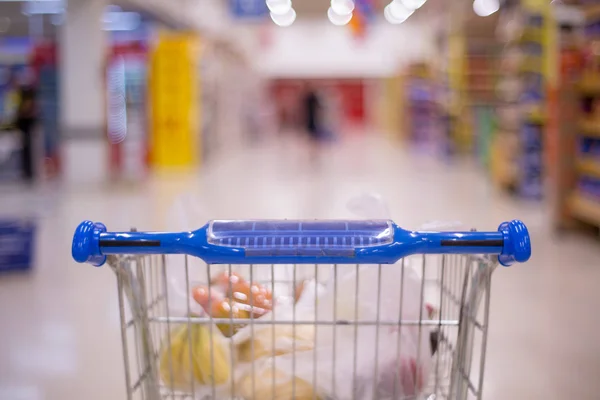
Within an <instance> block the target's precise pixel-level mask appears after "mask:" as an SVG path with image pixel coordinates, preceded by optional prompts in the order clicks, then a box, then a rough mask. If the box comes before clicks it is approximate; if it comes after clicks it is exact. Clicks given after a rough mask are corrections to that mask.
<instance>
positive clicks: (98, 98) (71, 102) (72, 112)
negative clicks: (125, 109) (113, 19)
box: [59, 0, 108, 181]
mask: <svg viewBox="0 0 600 400" xmlns="http://www.w3.org/2000/svg"><path fill="white" fill-rule="evenodd" d="M105 6H106V2H105V0H69V1H68V4H67V11H66V18H65V22H64V24H63V25H62V27H61V31H60V46H59V47H60V67H59V68H60V97H61V103H60V106H61V130H62V134H63V137H64V140H63V163H64V164H63V165H64V177H65V178H66V179H67V180H69V181H73V180H75V181H81V180H85V181H89V180H97V179H99V178H103V177H104V175H105V174H106V170H107V168H106V162H107V158H108V157H107V154H106V143H105V141H104V140H103V139H104V124H105V121H104V120H105V111H104V99H105V97H104V91H105V89H104V71H105V68H104V65H105V57H106V53H107V52H106V32H105V31H104V30H103V29H102V28H103V27H102V17H103V13H104V9H105Z"/></svg>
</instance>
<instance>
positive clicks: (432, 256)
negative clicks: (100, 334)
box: [72, 220, 531, 400]
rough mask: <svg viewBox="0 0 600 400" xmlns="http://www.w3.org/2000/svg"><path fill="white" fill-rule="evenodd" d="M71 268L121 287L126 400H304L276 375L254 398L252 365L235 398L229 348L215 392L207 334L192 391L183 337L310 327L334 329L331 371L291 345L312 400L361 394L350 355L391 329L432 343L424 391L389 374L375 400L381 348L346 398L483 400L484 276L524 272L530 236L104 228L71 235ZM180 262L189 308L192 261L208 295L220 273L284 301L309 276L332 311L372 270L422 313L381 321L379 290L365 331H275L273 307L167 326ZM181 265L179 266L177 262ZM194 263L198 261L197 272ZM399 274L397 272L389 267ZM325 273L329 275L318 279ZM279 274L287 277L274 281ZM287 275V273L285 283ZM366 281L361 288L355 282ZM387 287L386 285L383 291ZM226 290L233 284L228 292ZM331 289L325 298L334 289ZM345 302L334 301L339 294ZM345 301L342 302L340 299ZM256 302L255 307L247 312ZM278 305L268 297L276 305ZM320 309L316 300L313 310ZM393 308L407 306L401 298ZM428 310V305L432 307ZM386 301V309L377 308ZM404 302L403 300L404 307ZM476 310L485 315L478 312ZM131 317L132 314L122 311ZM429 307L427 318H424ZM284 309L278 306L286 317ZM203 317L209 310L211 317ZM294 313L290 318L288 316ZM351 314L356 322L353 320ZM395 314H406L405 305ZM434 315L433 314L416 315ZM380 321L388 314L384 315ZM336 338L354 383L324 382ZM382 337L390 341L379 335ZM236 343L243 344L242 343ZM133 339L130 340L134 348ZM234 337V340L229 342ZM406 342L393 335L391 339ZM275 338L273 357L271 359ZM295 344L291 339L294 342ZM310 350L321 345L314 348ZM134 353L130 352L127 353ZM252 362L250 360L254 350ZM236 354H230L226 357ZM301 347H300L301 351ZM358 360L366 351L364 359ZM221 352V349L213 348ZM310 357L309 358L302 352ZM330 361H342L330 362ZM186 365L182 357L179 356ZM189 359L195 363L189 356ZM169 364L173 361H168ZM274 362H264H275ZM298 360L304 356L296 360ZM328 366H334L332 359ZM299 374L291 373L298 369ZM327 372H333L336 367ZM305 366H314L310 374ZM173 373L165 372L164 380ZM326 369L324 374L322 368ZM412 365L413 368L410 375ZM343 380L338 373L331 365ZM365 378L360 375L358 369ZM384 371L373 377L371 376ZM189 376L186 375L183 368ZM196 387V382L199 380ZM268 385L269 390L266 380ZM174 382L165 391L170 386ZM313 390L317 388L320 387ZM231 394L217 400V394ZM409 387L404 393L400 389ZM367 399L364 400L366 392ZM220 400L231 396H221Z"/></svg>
mask: <svg viewBox="0 0 600 400" xmlns="http://www.w3.org/2000/svg"><path fill="white" fill-rule="evenodd" d="M72 254H73V258H74V259H75V260H76V261H77V262H87V263H90V264H92V265H95V266H101V265H103V264H104V263H105V262H107V261H108V264H109V265H110V267H111V268H112V269H113V270H114V271H115V273H116V275H117V284H118V296H119V305H120V319H121V336H122V344H123V353H124V363H125V382H126V387H127V398H128V399H133V398H142V399H150V400H158V399H222V398H232V399H234V398H243V399H247V398H256V399H262V398H273V399H280V400H287V399H296V398H298V399H305V398H306V395H303V396H301V395H299V392H300V390H301V387H300V381H297V380H293V381H292V382H291V384H292V387H291V392H290V393H288V394H283V393H282V392H278V391H277V390H279V389H278V388H275V385H276V384H275V381H276V378H275V373H273V375H272V376H271V378H272V382H273V387H272V391H271V392H268V395H265V394H264V393H263V392H261V394H257V392H256V391H257V390H259V389H258V388H257V385H258V384H259V382H258V381H256V382H255V378H256V371H255V366H254V362H252V363H251V368H252V374H251V376H252V380H251V384H252V392H251V394H250V395H248V394H244V395H242V394H241V393H240V391H238V392H237V393H236V389H239V388H238V387H237V384H238V381H237V378H236V377H235V376H234V375H235V370H234V369H233V364H235V362H236V358H235V357H234V349H233V348H232V349H231V351H230V353H229V356H230V359H229V360H228V362H230V363H231V365H230V366H229V367H230V368H232V369H231V370H230V373H229V376H228V378H227V383H226V384H224V385H221V383H222V382H217V383H219V385H217V384H216V383H215V380H216V379H217V378H216V376H217V375H216V374H218V372H216V371H215V358H216V354H214V353H215V352H216V350H213V347H214V346H215V342H214V337H213V336H214V334H213V332H216V331H215V330H213V329H211V330H210V332H211V333H210V346H209V347H208V348H207V350H206V351H207V352H208V353H210V373H205V374H204V375H203V382H200V381H199V380H198V368H197V365H196V364H194V360H193V358H194V357H196V356H197V354H196V353H195V350H193V348H194V341H196V340H197V338H196V337H192V336H193V335H191V334H190V333H189V332H190V331H191V329H192V327H198V326H201V325H204V326H214V325H215V324H218V325H219V326H221V327H223V326H226V325H228V326H229V328H231V329H233V328H234V326H238V327H239V326H241V325H250V327H251V328H252V330H251V332H252V334H254V330H255V329H259V328H260V327H263V328H264V327H265V326H269V327H270V328H272V329H273V332H274V330H275V326H278V325H288V326H289V325H291V326H292V327H293V329H294V332H295V331H296V329H301V327H303V326H307V325H308V326H314V329H315V331H316V329H317V328H318V329H320V330H323V329H333V332H334V335H333V347H332V348H333V354H332V355H331V360H330V362H329V361H328V362H326V363H323V364H320V363H319V362H317V358H318V359H319V360H322V359H323V357H322V356H321V355H320V354H319V355H318V354H316V352H313V353H314V354H313V357H314V362H312V363H307V362H306V359H304V361H297V360H296V356H297V354H300V352H299V351H300V349H299V348H298V352H297V351H296V350H297V347H296V346H297V344H296V341H295V339H294V341H293V343H292V347H293V351H292V357H291V358H292V360H293V366H294V368H295V371H298V370H299V368H301V367H302V368H311V369H312V382H309V384H311V385H314V391H313V392H312V394H311V395H310V398H315V399H344V400H345V398H344V397H342V396H341V395H336V393H335V388H339V387H341V386H340V385H344V384H347V385H354V386H356V384H357V377H356V370H357V365H356V364H357V361H356V354H358V353H357V351H356V348H357V346H379V344H378V343H377V341H373V342H374V343H358V342H357V340H358V336H357V334H356V332H357V331H358V330H360V329H364V327H365V326H370V327H372V328H373V329H376V332H377V338H379V337H380V336H379V335H380V334H383V333H382V332H384V328H386V329H387V328H393V329H395V330H396V331H401V330H402V329H405V330H408V329H412V332H415V334H416V333H417V332H418V342H417V343H419V342H420V341H421V338H422V336H424V335H427V334H428V335H429V336H430V337H429V338H428V339H429V340H430V342H431V353H428V354H422V353H423V352H418V353H417V359H416V366H417V367H418V366H419V365H420V362H421V358H423V359H425V358H427V360H428V361H429V362H430V365H431V369H430V372H429V374H427V375H428V376H427V377H423V376H419V374H418V373H415V374H414V376H413V379H414V380H415V382H414V383H416V381H417V380H418V379H421V380H422V379H424V378H426V379H425V380H426V382H423V383H422V384H421V386H420V387H419V390H418V393H417V392H416V391H413V392H412V393H400V390H398V388H399V387H401V384H400V383H397V381H398V380H402V379H406V377H398V373H397V371H396V369H394V370H392V376H393V383H394V385H393V390H394V392H393V394H390V395H389V396H387V397H386V396H383V395H381V393H380V392H378V390H379V389H378V386H381V385H382V384H381V382H379V380H380V378H379V376H380V375H381V374H382V372H384V371H383V369H385V368H386V367H382V366H379V365H378V364H377V363H378V360H377V357H378V356H379V354H380V353H381V349H379V348H377V349H375V348H374V350H373V351H372V353H371V354H373V356H374V357H375V361H374V363H375V364H374V365H375V367H374V369H375V370H374V371H373V375H372V376H373V380H374V381H375V384H374V385H372V386H371V389H373V391H372V392H371V393H365V390H362V392H359V391H357V390H354V391H353V392H352V393H353V394H352V396H351V398H355V399H374V398H393V399H400V398H410V399H417V398H427V399H467V398H478V399H480V398H481V397H482V384H483V379H484V361H485V354H486V352H485V349H486V341H487V331H488V318H489V301H490V278H491V273H492V271H493V270H494V269H495V267H496V265H497V264H498V263H500V264H502V265H504V266H508V265H511V264H513V263H515V262H525V261H527V260H528V259H529V257H530V255H531V246H530V239H529V233H528V231H527V228H526V227H525V225H524V224H523V223H522V222H521V221H518V220H514V221H511V222H505V223H502V224H501V225H500V227H499V229H498V231H496V232H476V231H471V232H413V231H407V230H404V229H402V228H400V227H398V226H397V225H396V224H395V223H394V222H392V221H382V220H374V221H291V220H284V221H212V222H209V223H208V224H207V225H205V226H204V227H202V228H200V229H198V230H196V231H193V232H182V233H163V232H137V231H131V232H119V233H113V232H107V229H106V227H105V226H104V225H103V224H101V223H94V222H91V221H85V222H83V223H81V224H80V225H79V227H78V228H77V230H76V232H75V235H74V238H73V247H72ZM175 254H179V255H181V256H179V257H181V263H182V264H181V265H182V267H183V270H184V271H185V272H184V276H185V278H184V279H185V282H184V285H183V287H184V291H185V293H184V294H185V295H186V296H187V298H190V297H191V293H190V292H191V286H192V284H193V280H194V279H193V278H191V277H190V276H191V275H192V274H193V273H195V272H197V271H195V269H196V268H190V267H189V264H190V262H191V261H194V260H193V259H189V258H188V256H193V257H198V258H200V259H201V260H204V262H206V265H205V266H204V267H203V268H202V275H203V276H202V277H201V278H200V279H201V280H202V281H204V283H205V284H207V285H208V287H209V288H210V289H209V290H212V288H211V282H212V281H213V278H214V276H215V273H223V272H225V273H226V274H228V276H232V274H233V273H234V272H237V273H239V274H240V275H243V276H245V277H246V278H247V279H249V282H251V283H252V284H254V282H263V284H264V285H265V286H266V287H268V288H270V289H271V293H272V294H273V296H275V295H276V294H278V293H279V291H280V290H283V289H280V288H284V287H286V285H287V287H290V288H291V290H292V291H293V290H295V288H297V287H298V285H297V283H298V282H300V281H301V280H302V279H304V278H305V277H307V276H312V277H313V278H314V279H315V281H316V282H317V284H318V282H321V281H327V282H328V284H331V283H332V282H333V286H332V287H333V293H334V295H333V299H334V300H333V301H334V304H335V301H336V299H337V298H338V296H339V295H341V294H342V293H341V292H339V293H338V292H337V287H338V281H339V282H342V280H341V278H340V277H341V276H343V275H344V274H346V273H347V272H348V271H354V270H356V271H359V268H374V270H373V271H377V273H378V277H379V281H378V284H379V285H381V284H382V281H381V277H382V271H383V272H384V273H385V271H386V269H388V268H392V269H394V268H395V269H397V270H388V271H400V272H401V276H402V279H401V281H400V282H398V291H400V293H402V292H403V291H404V286H405V285H404V276H405V270H406V273H409V272H410V271H409V269H410V270H412V271H414V270H415V269H416V270H417V271H418V272H419V275H420V288H418V289H419V290H418V292H419V294H417V299H416V301H417V302H419V303H420V307H419V310H421V311H420V312H419V315H418V319H416V320H415V319H413V320H406V319H403V317H402V315H403V314H402V311H401V312H400V314H399V315H400V317H399V318H396V319H395V320H390V319H383V317H381V316H380V304H382V303H381V300H382V299H380V298H379V297H381V290H375V291H374V295H376V296H377V297H378V298H377V305H378V306H377V312H376V315H374V316H373V318H371V320H369V321H365V320H364V319H361V320H360V321H359V318H358V316H355V318H350V319H349V318H345V317H344V318H342V317H339V316H336V315H335V312H336V311H335V310H337V308H335V306H334V311H333V312H334V316H333V319H332V320H325V321H322V320H320V318H319V317H317V316H315V317H314V319H313V320H308V321H307V320H301V316H299V315H296V311H293V313H294V315H293V316H292V318H291V319H290V318H286V319H285V320H279V319H278V317H276V314H277V313H276V312H275V310H276V308H277V307H278V306H279V305H278V304H277V303H275V304H274V305H273V307H274V308H273V312H272V314H271V317H268V316H265V317H264V318H259V317H255V316H253V315H251V316H250V317H249V318H250V319H245V318H244V319H242V318H237V317H235V318H234V315H233V312H232V313H231V315H229V317H228V318H217V317H215V316H214V315H202V313H200V314H198V313H195V312H194V310H193V309H192V306H191V305H190V304H191V303H193V302H190V301H187V302H186V304H187V306H186V307H187V310H186V311H187V312H186V313H185V315H183V316H182V315H172V314H173V313H172V311H171V310H170V307H169V297H173V296H176V295H177V294H176V293H173V287H172V285H171V283H172V282H171V279H170V278H167V277H168V274H169V270H170V268H171V266H170V265H167V264H169V261H168V260H173V258H172V257H174V256H173V255H175ZM176 257H177V256H176ZM195 261H198V260H195ZM385 264H395V265H385ZM323 266H329V267H327V268H323ZM280 270H285V271H287V272H286V273H285V274H281V273H279V274H278V271H280ZM290 271H291V272H290ZM358 276H359V275H358V274H357V275H356V280H357V281H356V293H355V296H354V297H355V300H356V302H357V303H358V301H359V300H358V290H359V289H358V285H359V284H360V283H361V282H359V281H358ZM361 279H362V278H361ZM383 283H386V284H389V282H383ZM230 285H231V284H230ZM329 287H330V288H331V286H329ZM340 290H341V289H340ZM345 295H346V296H347V295H348V293H345ZM252 298H253V297H252V296H250V305H251V306H252ZM273 298H275V297H273ZM320 299H321V297H318V296H317V292H315V293H314V299H311V300H310V301H313V302H314V304H315V307H316V306H317V305H318V303H319V301H321V300H320ZM400 299H405V297H404V296H403V295H402V294H400ZM431 299H433V300H431ZM383 300H385V299H383ZM403 301H405V300H400V302H401V303H402V302H403ZM482 301H483V307H482V308H480V304H481V302H482ZM209 302H210V300H209ZM127 303H128V305H129V307H128V308H127V307H126V305H125V304H127ZM426 303H427V306H426ZM282 307H283V306H282ZM209 308H210V307H209ZM291 309H292V310H296V308H295V307H294V306H292V307H291ZM356 309H357V308H355V309H354V310H356ZM400 310H402V304H400ZM422 310H429V311H431V312H427V311H422ZM382 315H383V314H382ZM175 327H183V331H184V332H185V331H186V329H187V332H188V333H187V338H185V341H187V346H184V347H182V348H185V349H187V352H186V354H181V355H177V356H173V355H172V353H171V352H166V353H165V352H164V348H165V347H167V348H169V347H171V345H172V344H173V342H174V341H177V340H181V338H180V337H175V334H174V333H173V332H174V328H175ZM336 329H338V330H340V331H341V330H344V329H345V330H348V329H354V332H355V336H354V347H355V352H354V353H353V354H354V365H353V369H352V368H351V369H350V371H352V370H353V371H354V374H353V375H354V376H352V374H350V375H348V376H345V377H344V379H341V380H342V382H340V379H339V378H340V376H339V375H336V373H332V374H329V375H327V374H326V371H324V370H323V368H333V369H335V368H336V359H337V358H336V357H340V355H343V354H344V353H347V352H349V350H348V349H346V348H344V349H340V348H338V347H339V346H338V347H336V344H335V338H336V336H335V332H336ZM385 332H387V330H386V331H385ZM238 334H239V332H238ZM131 337H133V339H132V338H131ZM234 337H235V335H234ZM400 337H401V334H398V338H400ZM274 338H275V336H274V334H273V336H271V339H272V340H273V344H272V345H273V349H275V343H274V341H275V339H274ZM294 338H295V336H294ZM314 338H315V340H316V338H317V336H314ZM132 342H133V346H131V345H132ZM252 343H253V347H252V354H254V342H252ZM232 346H233V345H232ZM298 346H299V345H298ZM361 348H362V347H361ZM215 349H216V348H215ZM304 350H305V349H304ZM336 350H337V355H336ZM384 351H387V352H388V353H393V354H394V355H396V356H397V357H401V353H402V351H403V350H402V349H400V339H398V348H397V349H396V348H390V349H384ZM182 353H183V350H182ZM192 353H194V354H192ZM165 354H168V356H167V358H168V360H167V359H165ZM273 355H274V354H271V356H273ZM298 357H300V356H298ZM327 357H329V356H327ZM179 363H187V364H186V365H187V366H188V370H189V379H187V382H188V384H189V386H187V387H186V388H185V389H184V390H182V389H181V388H175V387H174V385H173V380H174V379H177V377H175V378H174V375H180V374H181V371H182V367H181V365H180V364H179ZM297 363H298V364H297ZM332 363H333V367H332ZM305 364H312V365H305ZM165 365H168V369H169V372H168V373H167V374H166V376H165V373H164V371H163V369H164V367H165ZM323 365H325V366H323ZM414 367H415V364H414V362H413V364H412V368H413V370H414V369H415V368H414ZM338 368H339V365H338ZM358 368H359V369H360V368H361V365H358ZM378 368H379V370H378ZM184 369H185V368H184ZM200 375H202V374H200ZM325 375H327V376H328V377H332V378H333V379H334V380H335V379H336V378H337V379H338V382H335V383H334V384H330V385H329V386H328V387H329V388H330V389H331V388H333V391H334V393H320V392H319V389H318V388H319V387H321V386H320V385H319V384H318V383H317V380H318V379H323V377H324V376H325ZM271 378H270V379H271ZM169 381H170V382H169ZM319 383H320V382H319ZM223 386H224V387H226V388H227V390H226V391H222V387H223ZM405 386H406V385H405ZM363 389H364V388H363ZM224 393H227V395H225V394H224Z"/></svg>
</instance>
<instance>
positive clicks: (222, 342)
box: [160, 324, 231, 391]
mask: <svg viewBox="0 0 600 400" xmlns="http://www.w3.org/2000/svg"><path fill="white" fill-rule="evenodd" d="M211 330H212V333H211ZM211 334H212V336H213V342H214V345H213V346H212V357H211V340H210V338H211ZM188 335H189V336H188ZM190 346H191V347H190ZM190 356H191V357H190ZM190 358H191V359H190ZM213 359H214V369H213V366H212V360H213ZM230 373H231V366H230V359H229V348H228V345H227V339H225V338H224V337H223V335H222V334H221V333H220V331H218V330H217V329H213V328H212V327H211V326H207V325H199V324H193V325H192V326H190V327H189V328H188V326H187V325H184V326H180V327H177V328H175V329H174V330H173V331H172V333H171V341H170V346H169V342H168V341H167V342H166V343H163V348H162V350H161V355H160V377H161V379H162V381H163V382H164V383H165V384H166V385H167V386H169V387H172V388H173V389H178V390H184V391H187V390H189V389H190V388H191V386H192V380H194V381H195V382H197V383H199V384H201V385H212V384H214V385H221V384H223V383H225V382H227V380H228V379H229V375H230Z"/></svg>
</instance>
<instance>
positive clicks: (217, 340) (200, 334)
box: [194, 325, 231, 385]
mask: <svg viewBox="0 0 600 400" xmlns="http://www.w3.org/2000/svg"><path fill="white" fill-rule="evenodd" d="M211 329H212V328H211V327H209V326H206V325H197V326H196V327H195V331H196V332H195V333H196V336H197V340H196V342H195V346H194V363H195V366H197V368H198V371H199V372H200V373H199V376H198V377H197V379H198V381H199V382H200V383H202V384H205V385H213V384H214V385H222V384H224V383H226V382H227V380H228V379H229V375H230V374H231V366H230V365H229V364H230V359H229V348H228V346H227V342H226V340H225V338H224V337H223V336H222V335H221V333H220V332H219V331H217V330H215V329H213V331H212V333H211ZM211 335H212V339H213V343H212V344H211V340H210V339H211ZM211 349H212V353H211ZM213 361H214V365H213Z"/></svg>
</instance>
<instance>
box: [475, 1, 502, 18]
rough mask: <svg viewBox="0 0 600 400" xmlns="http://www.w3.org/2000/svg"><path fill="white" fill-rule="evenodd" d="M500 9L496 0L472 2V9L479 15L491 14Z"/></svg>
mask: <svg viewBox="0 0 600 400" xmlns="http://www.w3.org/2000/svg"><path fill="white" fill-rule="evenodd" d="M499 9H500V2H499V1H498V0H475V1H474V2H473V11H475V14H477V15H479V16H480V17H487V16H489V15H492V14H493V13H495V12H496V11H498V10H499Z"/></svg>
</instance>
